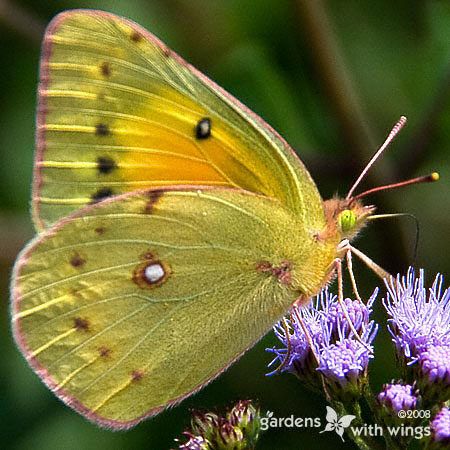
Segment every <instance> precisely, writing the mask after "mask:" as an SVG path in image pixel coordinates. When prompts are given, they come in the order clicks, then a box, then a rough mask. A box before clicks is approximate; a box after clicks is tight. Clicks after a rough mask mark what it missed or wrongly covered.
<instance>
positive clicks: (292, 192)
mask: <svg viewBox="0 0 450 450" xmlns="http://www.w3.org/2000/svg"><path fill="white" fill-rule="evenodd" d="M37 122H38V123H37V125H38V132H37V155H36V163H35V178H34V188H33V211H34V213H33V215H34V220H35V223H36V226H37V228H38V229H41V228H45V227H46V226H48V225H50V224H52V223H54V222H56V221H57V220H58V219H59V218H61V217H64V216H66V215H67V214H69V213H70V212H72V211H74V210H75V209H78V208H80V207H82V206H84V205H86V204H89V203H92V202H96V201H98V200H101V199H103V198H105V197H108V196H111V195H116V194H121V193H124V192H128V191H133V190H136V189H139V188H144V187H149V188H150V187H155V186H158V187H161V186H168V185H210V186H228V187H235V188H236V187H238V188H243V189H246V190H249V191H252V192H255V193H262V194H264V195H266V196H269V197H274V198H277V199H279V200H280V201H281V202H282V203H283V204H285V205H286V206H287V207H288V208H289V209H291V210H292V211H294V212H295V213H296V214H298V215H300V216H302V217H303V219H304V220H305V221H306V224H311V225H312V226H316V225H317V226H319V227H320V226H323V225H324V218H323V208H322V204H321V198H320V195H319V193H318V191H317V189H316V187H315V185H314V182H313V181H312V179H311V177H310V175H309V174H308V172H307V170H306V169H305V168H304V166H303V164H302V163H301V162H300V160H299V159H298V158H297V157H296V155H295V154H294V153H293V151H292V150H291V148H290V147H289V146H288V145H287V144H286V142H285V141H284V140H283V139H282V138H281V137H280V136H279V135H278V134H277V133H276V132H275V131H273V130H272V129H271V128H270V127H269V126H268V125H267V124H266V123H264V122H263V121H262V119H260V118H259V117H257V116H256V115H255V114H254V113H252V112H251V111H249V110H248V109H247V108H246V107H244V106H243V105H242V104H241V103H239V102H238V101H237V100H236V99H234V98H233V97H232V96H230V95H229V94H227V93H226V92H225V91H224V90H223V89H221V88H220V87H219V86H217V85H216V84H214V83H213V82H212V81H210V80H209V79H208V78H206V77H205V76H204V75H202V74H201V73H199V72H198V71H197V70H196V69H194V68H193V67H192V66H190V65H189V64H187V63H186V62H185V61H183V60H182V59H181V58H180V57H179V56H178V55H176V54H175V53H173V52H172V51H171V50H169V49H168V48H167V47H166V46H165V45H164V44H163V43H161V42H160V41H159V40H158V39H157V38H156V37H154V36H153V35H151V34H150V33H149V32H148V31H146V30H145V29H143V28H141V27H140V26H138V25H137V24H135V23H133V22H131V21H129V20H126V19H123V18H120V17H118V16H115V15H112V14H108V13H105V12H100V11H87V10H86V11H84V10H75V11H69V12H64V13H62V14H60V15H59V16H57V17H56V18H55V19H54V20H53V22H52V23H51V24H50V25H49V27H48V29H47V32H46V35H45V39H44V44H43V55H42V62H41V71H40V85H39V106H38V120H37ZM306 208H308V215H306Z"/></svg>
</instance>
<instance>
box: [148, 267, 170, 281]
mask: <svg viewBox="0 0 450 450" xmlns="http://www.w3.org/2000/svg"><path fill="white" fill-rule="evenodd" d="M165 274H166V272H164V267H163V266H162V265H161V264H159V263H156V264H150V265H148V266H147V267H146V268H145V270H144V276H145V278H146V279H147V281H148V282H149V283H157V282H158V281H159V280H161V279H163V278H164V275H165Z"/></svg>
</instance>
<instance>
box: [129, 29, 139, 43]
mask: <svg viewBox="0 0 450 450" xmlns="http://www.w3.org/2000/svg"><path fill="white" fill-rule="evenodd" d="M130 39H131V41H132V42H141V41H142V34H141V33H138V32H137V31H133V32H132V33H131V34H130Z"/></svg>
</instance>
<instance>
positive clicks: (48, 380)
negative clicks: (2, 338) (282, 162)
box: [11, 185, 276, 431]
mask: <svg viewBox="0 0 450 450" xmlns="http://www.w3.org/2000/svg"><path fill="white" fill-rule="evenodd" d="M217 189H220V190H230V191H241V192H245V193H246V194H247V195H254V196H257V197H264V198H266V199H267V198H268V197H266V196H263V195H260V194H255V193H253V192H250V191H244V190H241V189H234V188H217V187H214V186H189V185H182V186H166V187H164V188H158V189H141V190H136V191H132V192H127V193H125V194H121V195H116V196H114V197H110V198H107V199H105V200H103V201H101V202H99V203H96V204H92V205H88V206H86V207H84V208H82V209H80V210H77V211H75V212H73V213H72V214H70V215H69V216H67V217H65V218H63V219H61V220H60V221H58V222H57V223H56V224H55V225H53V226H52V227H51V228H49V229H48V230H46V231H44V232H43V233H41V234H39V235H38V236H37V237H36V238H35V239H33V240H32V241H31V242H30V243H28V245H27V246H26V247H25V248H24V249H23V250H22V251H21V252H20V254H19V256H18V258H17V261H16V263H15V265H14V268H13V272H12V277H11V280H12V281H11V286H12V287H11V318H12V331H13V336H14V339H15V341H16V344H17V346H18V347H19V349H20V350H21V352H22V354H23V355H24V356H25V359H26V361H27V363H28V364H29V365H30V367H31V368H32V369H33V370H34V371H35V372H36V374H37V375H38V376H39V378H40V379H41V380H42V381H43V382H44V384H45V385H46V386H47V387H48V388H49V389H50V390H51V391H52V392H53V393H54V394H55V395H56V397H57V398H59V399H60V400H62V401H63V402H64V403H65V404H66V405H67V406H69V407H71V408H72V409H74V410H75V411H77V412H78V413H80V414H81V415H82V416H84V417H85V418H86V419H88V420H89V421H91V422H93V423H95V424H97V425H99V426H100V427H102V428H107V429H111V430H114V431H119V430H128V429H130V428H133V427H134V426H136V425H137V424H138V423H140V422H142V421H143V420H145V419H147V418H150V417H152V416H155V415H157V414H159V413H160V412H162V411H163V410H165V409H167V408H171V407H173V406H176V405H177V404H179V403H180V402H182V401H183V400H185V399H186V398H188V397H190V396H191V395H194V394H195V393H197V392H198V391H200V390H201V389H203V388H204V387H205V386H206V385H208V384H209V383H210V382H212V381H213V380H214V379H216V378H217V377H218V376H219V375H220V374H221V373H222V372H224V371H226V370H227V369H228V368H229V367H230V366H231V365H233V364H234V363H235V362H236V361H237V360H239V359H240V358H241V357H242V356H243V355H244V354H245V353H246V352H247V351H248V350H249V349H251V348H252V347H254V346H255V345H256V343H257V342H258V341H259V340H260V339H261V338H262V337H263V336H264V335H265V333H264V334H263V335H262V336H260V337H259V338H258V339H257V340H256V341H255V342H253V343H252V344H250V345H249V346H248V347H247V348H246V349H244V350H243V351H242V352H241V353H240V354H238V355H237V356H236V357H235V358H233V359H232V360H231V361H229V363H228V364H226V365H225V366H224V367H222V368H221V369H220V370H218V371H217V372H216V373H215V374H213V375H212V376H211V377H210V378H208V379H206V380H205V381H204V382H203V383H200V384H199V385H197V386H196V387H195V388H194V389H192V390H191V391H189V392H188V393H186V395H182V396H181V397H177V398H175V399H174V400H172V401H169V402H168V403H166V404H164V405H161V406H158V407H156V408H153V409H151V410H149V411H148V412H147V413H145V414H143V415H142V416H140V417H138V418H136V419H133V420H129V421H121V420H113V419H107V418H105V417H102V416H100V415H99V414H96V413H95V412H93V411H91V410H90V409H89V408H87V407H86V406H85V405H84V404H83V403H82V402H80V401H79V400H77V399H76V398H75V397H74V396H72V395H70V394H69V393H68V392H67V391H66V390H65V389H62V388H58V383H57V382H56V381H55V380H54V378H53V377H52V375H51V374H50V373H49V372H48V370H47V369H46V368H45V367H44V366H42V365H41V364H40V363H39V361H38V360H37V358H35V357H30V355H31V353H32V352H31V350H30V349H29V347H28V345H27V342H26V340H25V337H24V335H23V333H22V331H21V328H20V319H16V320H14V317H15V315H16V314H18V313H19V311H20V302H21V292H20V289H19V288H18V286H17V280H18V278H19V277H20V275H21V269H22V268H23V267H24V266H26V264H27V261H28V259H29V256H30V254H31V253H32V252H33V250H34V249H35V247H36V246H38V245H39V244H40V242H41V241H43V240H44V239H46V238H47V237H48V236H52V235H54V234H56V233H57V232H58V231H59V230H60V229H61V228H63V227H64V225H65V224H67V223H69V222H71V221H72V220H73V219H75V218H77V217H81V216H83V215H85V214H86V213H87V212H89V211H90V210H91V209H94V208H99V207H100V208H101V207H104V206H105V205H107V204H108V203H110V202H114V201H116V200H120V199H123V198H127V197H132V196H138V195H145V194H146V193H148V192H154V191H186V190H189V191H198V190H202V191H203V190H210V191H214V190H217ZM271 200H272V199H271ZM274 201H276V200H274ZM267 331H269V330H267Z"/></svg>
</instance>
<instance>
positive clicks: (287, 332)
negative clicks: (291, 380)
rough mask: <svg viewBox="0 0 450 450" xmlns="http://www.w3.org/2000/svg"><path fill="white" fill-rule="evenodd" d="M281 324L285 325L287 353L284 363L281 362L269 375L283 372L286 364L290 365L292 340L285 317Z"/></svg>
mask: <svg viewBox="0 0 450 450" xmlns="http://www.w3.org/2000/svg"><path fill="white" fill-rule="evenodd" d="M291 317H292V316H291ZM291 321H292V319H291ZM280 322H281V323H282V324H283V329H284V337H285V338H286V350H287V351H286V355H285V357H284V359H283V361H281V363H280V365H279V366H278V367H277V368H276V369H275V370H274V371H272V372H270V373H269V374H268V375H273V374H275V373H280V372H281V370H282V369H283V368H284V366H286V364H287V363H288V361H289V358H290V357H291V350H292V346H291V338H290V333H289V327H288V324H287V323H286V318H285V317H283V318H282V319H281V321H280Z"/></svg>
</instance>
